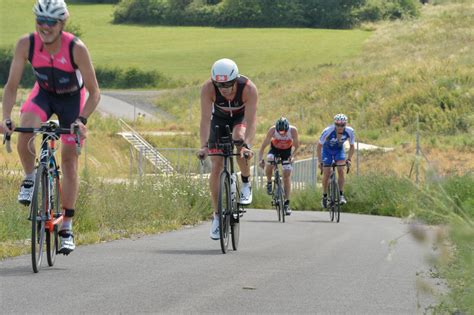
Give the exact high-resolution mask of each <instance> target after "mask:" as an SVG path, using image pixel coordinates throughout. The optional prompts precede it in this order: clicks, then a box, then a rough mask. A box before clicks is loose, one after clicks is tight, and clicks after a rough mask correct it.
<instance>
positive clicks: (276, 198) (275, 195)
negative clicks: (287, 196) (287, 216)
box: [272, 173, 281, 222]
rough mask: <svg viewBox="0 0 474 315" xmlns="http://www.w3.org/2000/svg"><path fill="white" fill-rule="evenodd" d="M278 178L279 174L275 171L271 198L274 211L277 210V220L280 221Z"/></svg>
mask: <svg viewBox="0 0 474 315" xmlns="http://www.w3.org/2000/svg"><path fill="white" fill-rule="evenodd" d="M279 178H280V176H279V175H278V173H275V180H274V185H273V195H272V198H273V204H274V205H275V209H276V212H277V215H278V222H281V212H280V208H281V206H280V203H279V200H280V198H279V196H278V193H279V191H280V182H279Z"/></svg>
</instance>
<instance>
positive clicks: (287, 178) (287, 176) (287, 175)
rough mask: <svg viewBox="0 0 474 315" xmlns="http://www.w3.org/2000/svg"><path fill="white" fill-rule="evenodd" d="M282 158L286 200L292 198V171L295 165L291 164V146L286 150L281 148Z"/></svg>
mask: <svg viewBox="0 0 474 315" xmlns="http://www.w3.org/2000/svg"><path fill="white" fill-rule="evenodd" d="M279 153H280V156H281V159H282V163H281V164H282V169H283V186H284V187H285V200H289V199H290V193H291V171H292V170H293V165H291V163H290V161H289V158H290V156H291V148H290V149H286V150H279Z"/></svg>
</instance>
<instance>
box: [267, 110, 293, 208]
mask: <svg viewBox="0 0 474 315" xmlns="http://www.w3.org/2000/svg"><path fill="white" fill-rule="evenodd" d="M269 144H270V151H269V152H268V154H267V162H268V164H267V166H266V168H265V174H266V175H267V193H268V194H269V195H271V194H272V174H273V165H271V162H273V161H274V160H275V156H279V157H280V158H281V160H282V161H281V162H282V163H281V165H282V170H283V185H284V188H285V205H284V209H285V212H286V215H291V209H290V194H291V171H292V170H293V166H292V163H293V157H294V156H295V154H296V151H298V148H299V146H300V144H299V140H298V129H296V127H295V126H292V125H290V123H289V122H288V119H286V118H285V117H281V118H280V119H278V120H277V121H276V123H275V126H272V127H270V129H268V132H267V136H266V137H265V139H264V140H263V143H262V146H261V147H260V152H259V153H258V160H259V161H260V163H259V164H260V166H261V167H264V166H265V160H264V159H263V152H264V150H265V148H266V147H267V146H268V145H269Z"/></svg>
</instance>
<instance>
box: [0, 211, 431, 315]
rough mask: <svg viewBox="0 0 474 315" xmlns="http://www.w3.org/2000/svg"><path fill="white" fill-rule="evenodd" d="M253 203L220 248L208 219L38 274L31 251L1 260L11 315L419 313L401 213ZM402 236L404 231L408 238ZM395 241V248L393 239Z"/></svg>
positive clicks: (418, 263) (87, 250) (76, 257)
mask: <svg viewBox="0 0 474 315" xmlns="http://www.w3.org/2000/svg"><path fill="white" fill-rule="evenodd" d="M328 221H329V220H328V214H327V213H322V212H299V211H295V212H294V213H293V215H292V216H291V217H289V218H288V221H287V223H284V224H282V223H278V222H276V213H275V212H274V211H264V210H252V209H250V210H248V212H247V213H246V214H245V216H244V218H243V220H242V224H241V239H240V247H239V250H238V251H237V252H233V251H230V252H229V253H228V254H226V255H223V254H221V252H220V248H219V242H217V241H212V240H210V238H209V236H208V232H209V226H210V223H209V222H206V223H204V224H201V225H198V226H195V227H188V228H183V229H181V230H178V231H174V232H169V233H162V234H158V235H153V236H146V237H141V238H134V239H127V240H120V241H113V242H109V243H103V244H97V245H89V246H79V247H78V248H77V249H76V251H75V252H74V253H72V254H71V255H70V256H68V257H62V256H61V257H58V259H57V260H56V265H55V266H54V267H51V268H50V267H43V269H42V270H41V271H40V272H39V273H38V274H33V273H32V271H31V266H30V264H31V263H30V256H21V257H16V258H13V259H7V260H3V261H1V262H0V297H1V302H0V309H1V310H2V313H3V314H10V313H38V312H40V313H64V312H68V313H132V312H133V313H135V312H139V313H143V312H154V313H286V314H289V313H313V314H314V313H321V314H326V313H331V314H334V313H346V314H349V313H350V314H414V313H421V312H422V311H423V309H420V307H419V306H418V305H419V304H421V305H425V306H426V305H427V303H429V302H430V299H431V298H430V297H426V296H423V295H420V294H419V293H418V292H417V289H416V284H415V282H416V273H417V272H418V271H421V270H425V269H426V266H425V263H424V259H423V255H424V254H423V251H422V250H420V249H421V248H420V246H419V245H418V244H417V243H416V242H415V241H414V240H413V239H412V238H411V237H410V236H409V235H405V234H406V230H407V226H406V224H404V223H402V221H401V220H400V219H397V218H389V217H376V216H367V215H353V214H345V213H343V214H342V215H341V222H340V223H339V224H336V223H330V222H328ZM404 235H405V236H404ZM393 240H397V242H396V244H395V246H393V247H390V246H389V244H390V243H393V242H391V241H393Z"/></svg>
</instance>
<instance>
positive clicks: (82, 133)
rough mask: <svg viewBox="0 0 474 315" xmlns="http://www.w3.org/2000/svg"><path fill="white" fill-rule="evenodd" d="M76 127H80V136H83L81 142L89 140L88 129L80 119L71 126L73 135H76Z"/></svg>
mask: <svg viewBox="0 0 474 315" xmlns="http://www.w3.org/2000/svg"><path fill="white" fill-rule="evenodd" d="M74 126H78V127H79V135H80V136H81V140H83V139H86V138H87V127H86V126H85V125H84V124H83V123H82V122H81V121H80V120H79V119H78V120H76V121H75V122H73V123H72V124H71V133H74Z"/></svg>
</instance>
